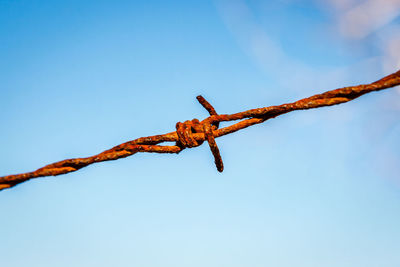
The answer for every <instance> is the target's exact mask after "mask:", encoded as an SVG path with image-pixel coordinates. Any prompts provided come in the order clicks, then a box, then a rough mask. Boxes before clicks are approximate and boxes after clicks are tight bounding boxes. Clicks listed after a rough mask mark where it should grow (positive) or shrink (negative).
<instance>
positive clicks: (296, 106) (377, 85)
mask: <svg viewBox="0 0 400 267" xmlns="http://www.w3.org/2000/svg"><path fill="white" fill-rule="evenodd" d="M397 85H400V70H399V71H397V72H395V73H393V74H390V75H388V76H386V77H384V78H382V79H380V80H378V81H376V82H373V83H370V84H362V85H357V86H350V87H343V88H339V89H335V90H331V91H327V92H325V93H322V94H317V95H314V96H311V97H308V98H304V99H300V100H298V101H295V102H293V103H288V104H282V105H279V106H270V107H265V108H257V109H250V110H246V111H243V112H238V113H234V114H221V115H220V114H217V112H216V111H215V109H214V107H213V106H212V105H211V104H210V103H208V102H207V101H206V100H205V99H204V98H203V97H202V96H197V100H198V101H199V102H200V104H201V105H202V106H203V107H204V108H205V109H206V110H207V111H208V113H209V114H210V116H209V117H207V118H206V119H204V120H203V121H199V120H197V119H193V120H191V121H185V122H183V123H181V122H178V123H177V124H176V131H175V132H170V133H166V134H161V135H154V136H148V137H141V138H138V139H135V140H132V141H128V142H125V143H123V144H120V145H117V146H115V147H113V148H111V149H108V150H106V151H103V152H101V153H100V154H97V155H94V156H90V157H86V158H75V159H66V160H62V161H59V162H55V163H52V164H49V165H46V166H44V167H42V168H40V169H37V170H36V171H33V172H27V173H21V174H13V175H7V176H2V177H0V190H3V189H6V188H10V187H13V186H15V185H17V184H20V183H23V182H25V181H28V180H30V179H32V178H37V177H44V176H56V175H61V174H65V173H69V172H74V171H77V170H79V169H81V168H84V167H86V166H88V165H91V164H94V163H98V162H102V161H109V160H117V159H120V158H125V157H129V156H131V155H133V154H135V153H137V152H150V153H175V154H177V153H179V152H181V151H182V150H184V149H185V148H192V147H196V146H199V145H201V144H202V143H203V142H204V141H207V142H208V144H209V146H210V149H211V151H212V153H213V155H214V160H215V164H216V166H217V170H218V171H220V172H222V171H223V168H224V167H223V162H222V158H221V155H220V153H219V149H218V146H217V144H216V142H215V138H218V137H221V136H224V135H227V134H230V133H234V132H236V131H239V130H241V129H244V128H247V127H249V126H252V125H255V124H259V123H263V122H265V121H266V120H269V119H272V118H275V117H277V116H279V115H282V114H285V113H288V112H291V111H295V110H305V109H312V108H319V107H326V106H332V105H338V104H342V103H345V102H348V101H351V100H353V99H356V98H358V97H360V96H362V95H364V94H367V93H370V92H373V91H380V90H383V89H387V88H391V87H395V86H397ZM235 120H242V121H239V122H237V123H235V124H233V125H230V126H227V127H224V128H219V123H220V122H223V121H235ZM163 142H175V145H170V146H167V145H159V144H160V143H163Z"/></svg>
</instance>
